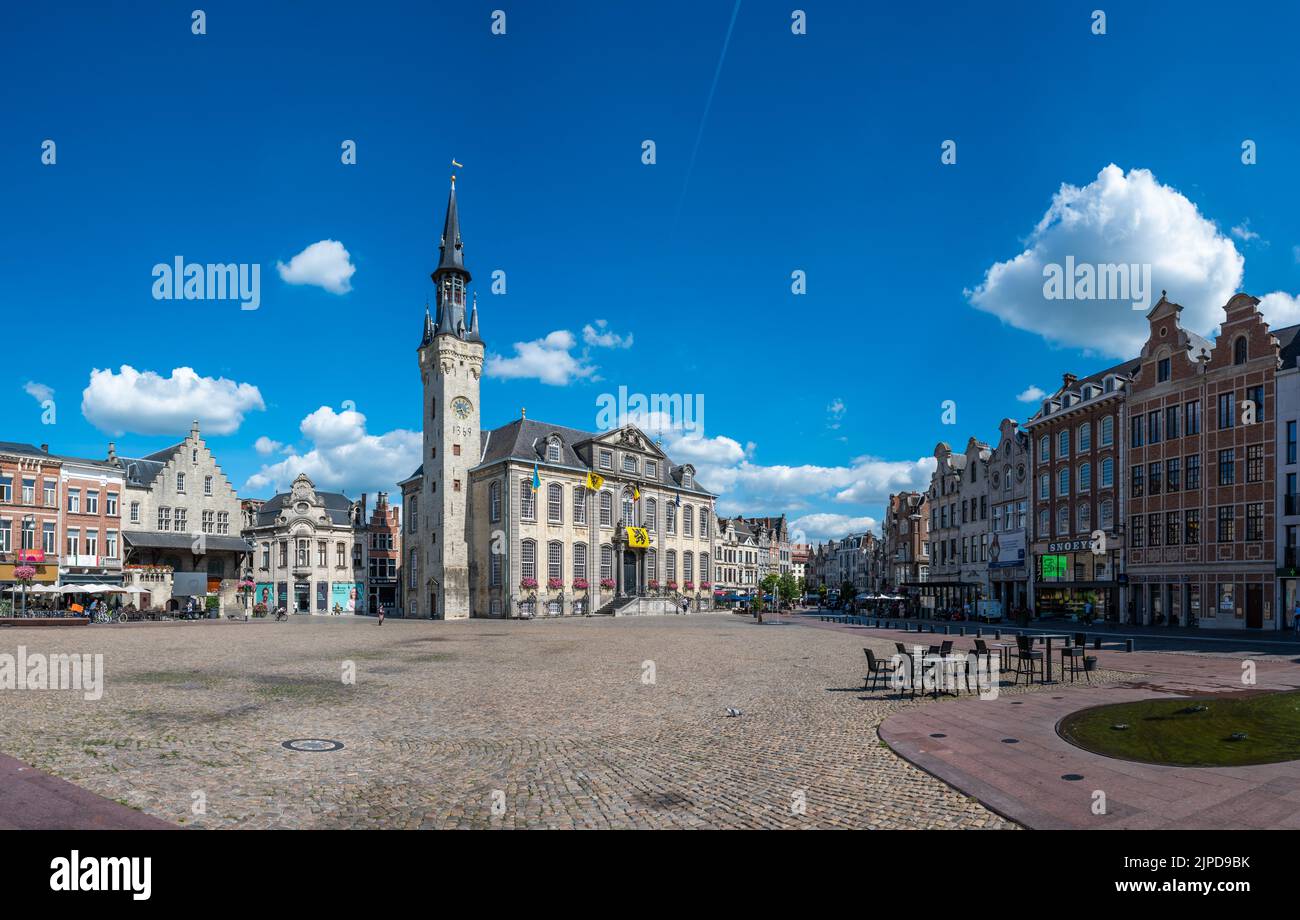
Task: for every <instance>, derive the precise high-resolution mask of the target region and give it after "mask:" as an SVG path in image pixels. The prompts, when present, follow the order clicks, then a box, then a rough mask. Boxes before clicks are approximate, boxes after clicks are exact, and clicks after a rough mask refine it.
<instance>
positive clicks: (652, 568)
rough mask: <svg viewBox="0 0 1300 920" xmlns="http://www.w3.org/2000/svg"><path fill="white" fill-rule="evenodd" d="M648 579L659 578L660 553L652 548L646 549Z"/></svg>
mask: <svg viewBox="0 0 1300 920" xmlns="http://www.w3.org/2000/svg"><path fill="white" fill-rule="evenodd" d="M645 577H646V581H658V580H659V554H658V553H657V552H655V551H654V550H652V549H648V550H646V551H645Z"/></svg>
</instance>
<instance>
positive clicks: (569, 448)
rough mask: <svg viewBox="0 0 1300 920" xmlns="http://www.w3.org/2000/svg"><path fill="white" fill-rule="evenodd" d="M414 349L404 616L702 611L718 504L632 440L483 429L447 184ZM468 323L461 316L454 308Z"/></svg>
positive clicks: (680, 467) (520, 422) (618, 435)
mask: <svg viewBox="0 0 1300 920" xmlns="http://www.w3.org/2000/svg"><path fill="white" fill-rule="evenodd" d="M432 278H433V283H434V288H435V290H436V311H435V315H433V316H430V315H429V311H428V308H426V309H425V317H424V331H423V336H422V337H421V339H420V344H419V348H418V358H419V366H420V375H421V380H422V383H423V389H424V404H423V414H422V420H423V421H422V427H423V430H424V444H423V454H422V461H423V462H422V464H421V466H420V467H419V469H417V470H416V471H415V472H414V473H413V474H412V475H411V476H410V478H408V479H406V480H405V481H404V482H402V483H400V484H399V485H400V486H401V489H402V499H403V504H404V516H405V518H406V523H405V538H404V540H403V549H404V554H403V555H404V558H403V559H402V582H403V586H402V591H403V597H404V611H403V612H404V613H405V615H406V616H407V617H420V618H426V619H428V618H432V619H460V618H465V617H470V616H474V617H520V616H547V615H551V616H560V615H584V614H593V613H603V614H613V613H617V614H620V615H628V614H636V613H668V612H681V611H683V610H699V609H707V608H709V607H710V606H711V604H712V584H711V579H710V566H711V564H712V562H711V559H712V545H713V538H714V532H715V523H714V499H715V496H714V495H713V494H712V493H710V492H709V491H708V490H707V489H705V488H704V487H703V486H701V485H700V484H699V483H698V482H697V481H696V479H695V468H694V467H693V466H691V465H690V464H676V463H674V462H673V461H672V459H671V458H670V457H669V456H668V455H667V454H666V453H664V451H663V449H662V448H661V447H660V446H659V444H657V443H656V442H654V441H652V440H651V439H650V438H648V437H647V436H646V435H645V434H644V433H643V432H642V431H641V430H640V429H638V428H637V427H636V426H634V425H624V426H622V427H619V428H615V429H614V430H612V431H606V432H588V431H582V430H578V429H575V428H569V427H564V426H559V425H552V424H549V423H546V422H541V421H537V420H535V419H530V418H527V416H526V412H524V411H523V410H521V411H520V416H519V418H518V419H516V420H514V421H512V422H510V423H508V424H506V425H503V426H501V427H499V428H496V429H493V430H490V431H484V430H482V428H481V415H480V410H481V407H480V403H479V380H480V377H481V376H482V373H483V359H484V343H483V339H482V337H481V336H480V334H479V321H478V306H477V302H476V301H474V300H467V296H468V295H467V291H468V288H469V284H470V281H471V275H470V272H469V269H468V268H467V267H466V265H465V258H464V245H463V242H462V240H461V235H460V217H459V214H458V211H457V205H456V180H455V177H453V178H452V185H451V193H450V195H449V197H448V201H447V215H446V220H445V222H444V226H443V233H442V241H441V245H440V258H439V261H438V265H437V268H436V269H435V270H434V272H433V275H432ZM467 308H468V309H467Z"/></svg>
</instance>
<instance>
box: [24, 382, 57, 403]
mask: <svg viewBox="0 0 1300 920" xmlns="http://www.w3.org/2000/svg"><path fill="white" fill-rule="evenodd" d="M23 392H25V393H26V394H27V395H28V396H30V397H31V398H32V399H34V400H36V401H37V402H38V403H44V402H45V400H47V399H53V398H54V390H53V389H51V388H50V387H47V386H46V385H45V384H43V383H37V382H36V381H35V380H29V381H27V382H26V383H25V384H23Z"/></svg>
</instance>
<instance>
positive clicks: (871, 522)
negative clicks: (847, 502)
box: [790, 513, 880, 543]
mask: <svg viewBox="0 0 1300 920" xmlns="http://www.w3.org/2000/svg"><path fill="white" fill-rule="evenodd" d="M866 530H869V531H871V532H872V533H874V534H875V535H876V536H880V522H879V521H877V520H876V519H875V518H873V517H867V516H865V515H864V516H861V517H853V516H850V515H847V514H825V513H819V514H805V515H803V516H802V517H797V518H795V519H794V520H793V521H791V522H790V533H791V535H792V537H793V536H795V535H797V534H798V533H799V532H800V531H802V533H803V534H804V539H803V540H798V541H794V542H800V543H817V542H822V541H825V540H838V539H840V538H841V537H846V536H848V535H849V534H851V533H862V532H863V531H866Z"/></svg>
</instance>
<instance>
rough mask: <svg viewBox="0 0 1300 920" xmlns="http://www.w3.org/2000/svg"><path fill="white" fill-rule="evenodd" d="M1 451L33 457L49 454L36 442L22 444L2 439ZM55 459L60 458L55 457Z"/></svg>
mask: <svg viewBox="0 0 1300 920" xmlns="http://www.w3.org/2000/svg"><path fill="white" fill-rule="evenodd" d="M0 452H2V453H6V454H24V455H27V456H32V457H46V456H49V455H48V454H46V453H45V451H43V450H41V449H40V448H39V447H37V446H36V445H35V444H20V443H18V442H17V441H0ZM54 459H56V460H57V459H59V458H57V457H55V458H54Z"/></svg>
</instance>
